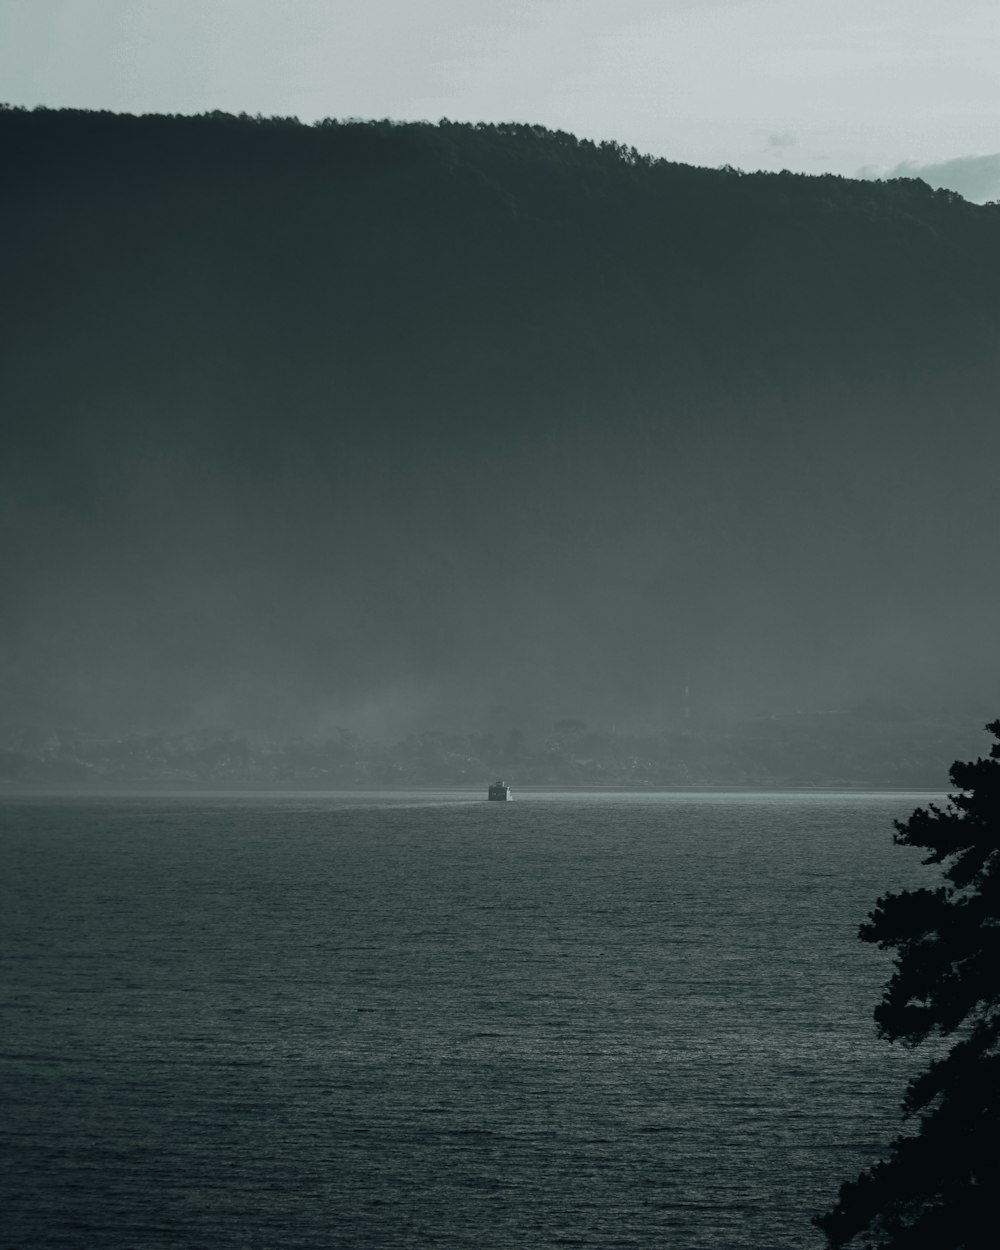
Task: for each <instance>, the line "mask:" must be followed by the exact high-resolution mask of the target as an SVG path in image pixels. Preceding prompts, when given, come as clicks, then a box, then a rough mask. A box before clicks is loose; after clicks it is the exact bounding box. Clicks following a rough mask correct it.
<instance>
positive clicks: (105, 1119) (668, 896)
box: [0, 793, 928, 1250]
mask: <svg viewBox="0 0 1000 1250" xmlns="http://www.w3.org/2000/svg"><path fill="white" fill-rule="evenodd" d="M927 801H928V799H927V796H914V795H860V794H852V795H812V794H810V795H800V794H794V795H742V794H706V795H697V794H683V795H613V796H609V795H584V796H581V795H554V794H548V795H537V796H530V795H519V796H518V797H517V799H516V801H515V802H513V803H509V804H490V803H486V802H484V801H482V798H481V796H480V795H478V794H476V795H474V796H473V795H461V794H454V793H451V794H432V793H422V794H412V795H400V794H396V795H388V796H373V795H340V796H322V795H309V796H295V795H259V794H258V795H252V796H242V797H241V796H236V795H229V796H215V797H212V796H205V795H201V796H125V797H118V798H114V799H94V798H89V799H71V798H66V799H60V800H52V799H35V800H15V799H13V798H8V799H6V800H5V801H3V802H2V803H0V822H2V828H0V857H2V863H0V892H2V897H0V925H2V929H3V937H2V956H3V965H2V971H3V987H2V1003H3V1016H2V1021H0V1029H2V1032H0V1066H2V1080H3V1087H4V1090H5V1094H4V1101H5V1104H6V1105H5V1110H4V1114H3V1117H2V1121H0V1152H2V1165H3V1169H4V1171H3V1175H4V1189H5V1193H4V1196H3V1201H2V1204H0V1233H2V1236H0V1241H2V1244H4V1245H9V1246H16V1247H25V1248H28V1247H30V1248H31V1250H49V1248H55V1247H67V1248H68V1247H73V1248H77V1247H81V1248H82V1247H95V1246H100V1247H102V1250H109V1248H118V1247H121V1248H122V1250H124V1248H125V1247H128V1248H130V1250H138V1248H149V1250H161V1248H162V1250H168V1248H169V1250H179V1248H181V1247H184V1248H188V1247H192V1248H193V1247H204V1248H205V1250H209V1248H211V1250H218V1248H226V1247H260V1248H261V1250H265V1248H266V1250H292V1248H299V1247H303V1248H304V1247H345V1248H350V1250H367V1248H369V1247H370V1248H372V1250H375V1248H376V1247H377V1248H379V1250H384V1248H387V1247H419V1246H441V1247H470V1248H471V1247H543V1246H545V1247H548V1246H570V1245H572V1246H582V1247H593V1248H594V1250H597V1248H601V1250H605V1248H608V1247H617V1246H621V1247H643V1248H646V1247H649V1248H652V1247H666V1246H670V1247H680V1248H688V1247H690V1248H691V1250H697V1248H700V1247H706V1248H709V1247H710V1248H712V1250H720V1248H723V1247H748V1246H752V1247H755V1250H768V1248H770V1250H784V1248H786V1247H787V1248H788V1250H792V1248H793V1247H794V1248H795V1250H803V1248H804V1247H810V1246H814V1245H816V1244H817V1241H816V1238H815V1236H814V1234H813V1233H812V1231H811V1230H810V1228H809V1225H808V1217H809V1215H810V1214H811V1213H812V1212H813V1211H815V1210H817V1209H818V1208H821V1207H823V1206H825V1205H827V1204H828V1203H829V1201H830V1200H831V1199H832V1197H833V1195H834V1194H835V1191H836V1188H837V1185H838V1184H839V1182H840V1181H841V1180H842V1179H844V1178H846V1177H847V1176H849V1175H852V1174H853V1173H855V1172H856V1171H857V1169H858V1168H859V1167H860V1166H862V1165H863V1164H865V1163H866V1162H867V1161H869V1160H870V1158H871V1157H872V1155H873V1154H874V1153H876V1152H877V1151H878V1150H879V1148H880V1146H881V1145H882V1144H883V1143H884V1142H885V1141H887V1140H888V1138H889V1137H890V1136H892V1135H893V1133H894V1132H895V1129H896V1123H897V1105H898V1102H899V1098H900V1096H901V1094H902V1088H903V1085H904V1083H905V1079H906V1076H907V1074H908V1073H909V1071H910V1070H911V1068H912V1065H913V1056H912V1055H908V1054H907V1053H906V1052H901V1051H897V1050H896V1049H894V1048H893V1047H890V1046H888V1045H887V1044H885V1043H883V1042H879V1041H877V1040H876V1039H875V1037H874V1033H873V1027H872V1025H871V1010H872V1007H873V1005H874V1003H875V1001H876V1000H877V998H878V995H879V992H880V986H881V983H882V982H883V981H884V979H885V975H886V972H887V962H886V959H885V957H884V956H882V955H880V954H879V952H877V951H873V950H871V949H869V948H868V947H866V946H865V945H863V944H862V943H860V942H858V941H857V939H856V931H857V926H858V923H859V921H860V920H861V919H862V918H863V917H864V915H865V914H866V912H867V911H868V910H869V909H870V907H871V905H872V903H873V902H874V900H875V898H876V896H877V895H878V894H880V893H883V892H884V891H885V890H886V889H888V888H894V887H898V886H900V885H906V884H913V883H915V882H917V881H918V880H920V879H922V874H923V873H924V872H925V871H926V870H923V869H921V868H919V866H918V860H917V857H916V856H915V855H914V853H913V852H911V851H909V850H904V849H900V848H897V847H894V846H893V845H892V841H891V833H892V830H891V821H892V819H893V818H894V817H900V816H905V815H906V814H907V813H908V812H909V811H911V810H912V809H913V807H914V806H916V805H917V803H918V802H919V803H923V804H926V802H927Z"/></svg>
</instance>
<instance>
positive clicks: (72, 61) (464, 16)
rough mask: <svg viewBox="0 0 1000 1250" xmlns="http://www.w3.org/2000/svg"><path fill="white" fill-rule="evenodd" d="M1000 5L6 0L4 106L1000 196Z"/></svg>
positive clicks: (1, 68)
mask: <svg viewBox="0 0 1000 1250" xmlns="http://www.w3.org/2000/svg"><path fill="white" fill-rule="evenodd" d="M998 88H1000V4H998V3H997V0H271V2H270V3H266V2H265V0H0V101H3V102H6V103H9V104H21V105H28V106H34V105H38V104H44V105H48V106H50V107H63V108H68V107H73V108H92V109H112V110H114V111H116V112H135V113H141V112H171V113H199V112H205V111H207V110H210V109H222V110H225V111H227V112H241V111H245V112H248V113H263V114H267V115H270V114H281V115H294V116H297V117H299V118H301V119H302V120H303V121H313V120H316V119H318V118H321V117H361V118H369V117H378V118H381V117H392V118H396V119H400V120H408V119H413V120H430V121H437V120H438V119H439V118H441V117H450V118H452V119H453V120H461V121H525V122H536V123H540V124H542V125H545V126H549V127H551V128H553V129H560V130H569V131H571V132H573V133H574V134H577V135H579V136H580V137H587V138H591V139H617V140H619V141H620V142H623V143H626V144H630V145H633V146H635V147H636V148H638V149H639V150H640V151H642V152H650V153H653V154H654V155H657V156H664V157H667V158H669V159H671V160H678V161H686V162H690V163H692V164H697V165H721V164H731V165H736V166H738V167H740V168H743V169H759V168H763V169H782V168H788V169H794V170H801V171H804V172H807V173H821V172H827V171H829V172H833V173H841V174H847V175H851V176H854V175H857V174H859V173H861V172H864V173H867V174H871V175H881V174H888V173H897V172H898V173H907V174H911V175H922V176H925V177H927V178H928V180H929V181H932V182H934V183H935V185H947V186H953V187H954V189H956V190H959V191H961V192H963V194H966V195H968V196H969V198H970V199H979V200H981V199H988V198H996V197H1000V155H998V154H1000V89H998Z"/></svg>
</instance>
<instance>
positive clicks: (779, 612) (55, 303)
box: [0, 109, 1000, 733]
mask: <svg viewBox="0 0 1000 1250" xmlns="http://www.w3.org/2000/svg"><path fill="white" fill-rule="evenodd" d="M0 160H2V168H3V170H4V193H3V196H2V198H0V214H2V223H3V230H4V237H5V240H6V244H7V246H6V247H5V248H4V259H3V280H2V284H0V301H2V307H3V317H4V333H3V348H2V373H0V412H2V413H3V422H4V449H5V450H4V455H3V458H2V464H0V475H2V479H3V483H2V484H3V497H4V505H3V506H4V509H5V514H6V515H5V524H4V527H3V549H2V550H0V559H2V562H3V567H4V569H5V574H4V581H5V584H6V593H5V596H4V602H3V606H2V608H0V627H2V631H3V638H2V641H3V647H2V654H3V657H4V668H3V671H2V684H3V695H2V697H3V705H4V708H5V716H6V718H7V719H8V720H13V721H28V720H30V721H33V722H41V723H45V724H73V725H79V726H82V727H84V728H86V727H91V728H101V729H116V728H122V727H127V728H129V729H135V730H144V731H145V730H154V729H160V728H164V727H172V728H178V727H181V728H182V727H184V726H188V725H215V726H220V727H225V728H230V729H235V730H242V729H246V728H250V729H261V728H264V727H271V728H273V727H275V726H278V727H287V728H288V729H289V730H292V729H295V730H304V731H309V732H311V731H313V730H316V729H322V728H324V727H325V728H331V727H333V726H336V725H346V726H350V727H357V728H359V729H360V730H362V731H363V732H366V733H370V732H376V731H377V730H378V729H379V728H380V727H381V726H383V725H384V726H385V727H386V731H387V732H388V731H390V730H391V731H392V732H394V733H395V732H401V731H402V730H405V729H407V728H433V727H448V726H451V725H453V724H460V725H462V726H465V727H472V728H475V727H483V728H489V729H497V730H506V729H509V728H510V727H512V726H522V725H523V726H524V727H525V728H529V727H530V726H532V725H551V724H552V723H553V722H554V721H555V720H557V719H559V718H560V717H577V716H582V717H586V718H590V719H595V720H596V721H597V722H600V721H601V720H602V718H603V719H604V720H607V721H611V720H615V721H617V722H618V723H619V724H621V723H623V722H629V721H634V722H636V723H640V722H641V723H642V724H644V725H653V726H655V725H661V726H662V725H664V724H669V723H670V722H671V720H672V719H676V718H679V717H681V716H682V715H683V714H684V708H685V707H688V708H690V705H691V704H692V703H693V704H694V705H695V710H696V712H697V713H698V714H699V715H700V716H702V717H709V716H716V717H718V716H723V717H724V716H727V715H735V714H747V715H749V714H761V713H763V714H766V713H769V712H771V711H785V710H791V709H803V710H809V709H817V710H819V709H823V708H828V707H845V706H850V705H853V704H854V703H856V702H858V701H860V700H862V699H865V698H879V699H887V700H890V701H894V702H899V703H902V704H906V705H920V706H921V707H926V706H931V705H938V704H943V703H948V704H949V705H954V704H955V703H956V702H957V703H961V704H963V705H965V704H967V705H969V706H971V707H974V709H975V712H976V717H977V719H976V722H975V723H976V724H977V725H978V723H979V719H981V715H980V713H981V712H984V713H986V714H990V713H993V714H995V702H996V695H997V693H998V680H1000V659H998V652H997V648H996V637H997V630H998V626H1000V562H998V560H997V557H996V539H995V525H996V518H997V505H996V475H997V467H998V464H1000V455H998V453H1000V423H998V421H997V411H996V409H997V401H996V396H997V394H998V385H1000V359H998V352H997V347H998V341H1000V340H998V329H1000V285H998V276H1000V208H997V207H994V206H989V205H988V206H984V207H980V206H975V205H972V204H968V203H966V202H965V201H963V200H962V199H961V198H960V197H958V196H956V195H954V194H952V193H949V192H942V191H932V190H931V189H930V188H929V187H927V186H926V185H925V184H923V183H922V182H919V181H916V180H899V181H893V182H886V183H873V182H858V181H850V180H846V179H843V178H839V177H833V176H831V177H820V178H816V177H806V176H799V175H792V174H751V175H747V174H741V173H739V172H736V171H732V170H708V169H695V168H691V167H687V166H682V165H676V164H671V163H668V162H663V161H650V160H647V159H645V158H643V157H641V156H640V155H638V154H637V153H635V152H633V151H630V150H627V149H623V148H621V147H617V146H613V145H599V146H595V145H594V144H591V143H588V142H584V141H580V140H577V139H576V138H574V137H573V136H570V135H566V134H553V133H551V132H548V131H545V130H542V129H540V128H533V127H528V126H519V125H517V126H515V125H511V126H485V125H484V126H471V125H464V124H463V125H459V124H453V123H447V122H443V123H441V124H440V125H437V126H433V125H411V124H407V125H394V124H392V123H390V122H373V123H360V122H358V123H354V122H342V123H337V122H329V123H322V124H319V125H316V126H305V125H301V124H299V123H297V122H295V121H290V120H284V119H271V120H267V119H254V118H250V117H231V116H226V115H220V114H214V115H210V116H206V117H195V118H185V117H142V118H135V117H127V116H115V115H111V114H94V113H82V112H55V111H45V110H36V111H33V112H27V111H22V110H17V109H7V110H4V111H2V112H0ZM685 687H686V688H687V690H688V693H687V695H685V694H684V690H685ZM981 705H983V706H982V707H981Z"/></svg>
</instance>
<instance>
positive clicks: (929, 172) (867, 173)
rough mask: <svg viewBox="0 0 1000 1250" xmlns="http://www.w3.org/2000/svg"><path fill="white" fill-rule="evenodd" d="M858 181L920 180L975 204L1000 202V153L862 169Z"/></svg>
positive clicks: (859, 171) (906, 162) (870, 166)
mask: <svg viewBox="0 0 1000 1250" xmlns="http://www.w3.org/2000/svg"><path fill="white" fill-rule="evenodd" d="M857 176H858V177H859V178H922V179H923V180H924V182H927V183H929V184H930V185H931V186H932V187H947V188H948V190H949V191H957V192H958V193H959V195H962V196H964V197H965V198H966V199H967V200H972V201H973V202H975V203H977V204H982V203H984V202H985V201H986V200H995V199H1000V152H995V153H993V155H991V156H957V157H955V159H954V160H950V161H941V162H940V163H938V164H929V165H921V164H919V163H918V162H917V161H903V162H902V163H901V164H899V165H897V166H896V167H895V169H890V170H879V169H876V168H875V166H873V165H865V166H864V168H862V169H859V170H858V175H857Z"/></svg>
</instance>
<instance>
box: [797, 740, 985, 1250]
mask: <svg viewBox="0 0 1000 1250" xmlns="http://www.w3.org/2000/svg"><path fill="white" fill-rule="evenodd" d="M987 729H988V730H989V731H990V732H991V733H992V734H993V735H994V737H995V738H997V740H998V741H997V743H995V744H994V746H993V747H992V749H991V751H990V758H989V759H978V760H976V761H975V762H974V763H956V764H954V765H953V766H952V769H951V774H950V776H951V780H952V783H953V785H955V786H956V787H957V788H958V789H959V790H960V791H961V793H957V794H952V795H951V796H950V801H949V804H948V806H947V807H946V808H944V809H941V808H938V807H935V806H933V805H932V806H931V807H930V808H929V809H923V808H918V809H917V810H916V811H915V812H914V813H913V814H912V815H911V816H910V818H909V820H907V821H905V822H897V824H896V830H897V833H896V841H897V843H899V844H901V845H906V846H919V847H923V848H925V849H926V850H927V851H928V854H927V856H926V858H925V859H924V861H923V862H924V863H925V864H928V865H940V867H941V873H942V876H943V878H944V884H942V885H940V886H938V887H937V888H936V889H919V890H904V891H901V892H900V893H896V894H889V895H886V896H885V897H884V898H881V899H879V901H878V903H877V904H876V906H875V910H874V911H873V912H872V914H871V916H870V917H869V918H868V921H867V922H866V923H865V924H864V925H862V927H861V933H860V936H861V938H862V939H863V940H864V941H866V942H875V943H877V944H878V945H879V946H880V947H882V948H883V949H890V950H894V951H895V952H896V957H895V970H894V972H893V974H892V976H891V977H890V979H889V982H888V984H887V986H886V990H885V994H884V996H883V998H882V1001H881V1003H880V1004H879V1005H878V1007H877V1008H876V1010H875V1020H876V1023H877V1025H878V1029H879V1033H880V1035H881V1036H882V1037H884V1038H886V1039H888V1040H889V1041H900V1042H902V1043H903V1044H904V1045H908V1046H917V1045H919V1044H921V1043H923V1042H925V1041H928V1040H929V1039H933V1038H954V1039H955V1041H954V1044H953V1045H952V1046H951V1048H950V1050H948V1051H947V1053H945V1054H944V1055H943V1056H942V1057H940V1058H937V1059H936V1060H935V1061H934V1062H932V1063H931V1064H930V1065H929V1067H928V1068H927V1069H926V1071H924V1072H922V1073H921V1074H920V1075H919V1076H917V1077H915V1078H914V1080H912V1081H911V1082H910V1085H909V1087H908V1089H907V1092H906V1097H905V1100H904V1103H903V1113H904V1117H905V1118H906V1120H907V1121H909V1125H908V1128H907V1131H905V1132H904V1133H902V1134H901V1135H900V1136H899V1137H898V1138H897V1139H896V1140H895V1141H894V1142H893V1143H892V1146H891V1149H890V1152H889V1157H888V1158H887V1159H883V1160H881V1161H880V1162H878V1163H876V1164H875V1165H874V1166H873V1167H871V1168H869V1169H868V1170H867V1171H866V1172H864V1173H863V1174H862V1175H861V1176H859V1177H858V1178H857V1179H856V1180H853V1181H849V1182H847V1183H846V1184H845V1185H843V1186H842V1188H841V1191H840V1195H839V1199H838V1201H837V1204H836V1205H835V1206H834V1207H833V1209H832V1210H830V1211H828V1212H826V1213H825V1214H823V1215H821V1216H819V1217H817V1219H816V1221H815V1222H816V1224H817V1225H818V1226H819V1228H820V1229H822V1231H823V1232H824V1233H825V1235H826V1238H827V1242H828V1244H829V1246H831V1247H844V1246H852V1247H865V1248H866V1250H869V1248H870V1250H918V1248H919V1250H931V1248H932V1247H933V1248H934V1250H973V1248H978V1247H986V1246H994V1245H995V1244H996V1237H997V1226H996V1216H997V1212H998V1193H1000V1190H998V1185H1000V1045H998V1043H1000V721H995V722H993V723H992V724H991V725H988V726H987Z"/></svg>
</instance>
